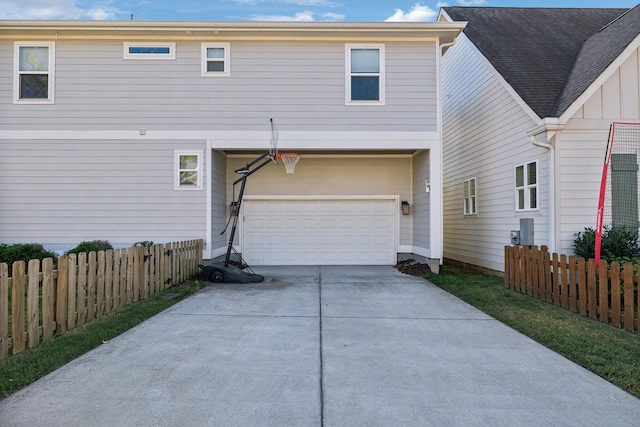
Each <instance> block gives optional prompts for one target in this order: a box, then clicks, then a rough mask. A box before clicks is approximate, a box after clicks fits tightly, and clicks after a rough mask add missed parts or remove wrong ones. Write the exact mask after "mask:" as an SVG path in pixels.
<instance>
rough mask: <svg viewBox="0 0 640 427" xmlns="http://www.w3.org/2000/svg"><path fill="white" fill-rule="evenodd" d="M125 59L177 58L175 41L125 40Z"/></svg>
mask: <svg viewBox="0 0 640 427" xmlns="http://www.w3.org/2000/svg"><path fill="white" fill-rule="evenodd" d="M123 50H124V59H169V60H172V59H176V44H175V43H130V42H124V44H123Z"/></svg>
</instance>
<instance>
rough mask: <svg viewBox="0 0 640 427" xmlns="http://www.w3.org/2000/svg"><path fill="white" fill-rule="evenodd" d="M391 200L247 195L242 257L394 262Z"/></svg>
mask: <svg viewBox="0 0 640 427" xmlns="http://www.w3.org/2000/svg"><path fill="white" fill-rule="evenodd" d="M396 210H397V203H396V201H395V200H391V199H372V200H247V201H245V203H244V209H243V213H244V222H243V229H242V232H243V252H244V253H243V257H244V258H245V260H246V261H247V262H248V263H249V264H252V265H321V264H347V265H348V264H365V265H371V264H384V265H389V264H394V263H395V257H396V232H395V228H396V221H397V218H396Z"/></svg>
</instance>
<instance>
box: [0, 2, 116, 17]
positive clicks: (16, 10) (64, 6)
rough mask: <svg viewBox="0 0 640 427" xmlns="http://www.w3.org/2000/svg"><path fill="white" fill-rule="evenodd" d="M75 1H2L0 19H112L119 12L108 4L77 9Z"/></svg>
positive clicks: (0, 3)
mask: <svg viewBox="0 0 640 427" xmlns="http://www.w3.org/2000/svg"><path fill="white" fill-rule="evenodd" d="M76 4H77V0H56V1H51V0H29V1H24V0H2V1H1V2H0V19H93V20H95V19H114V18H115V17H116V15H117V14H118V13H119V11H118V10H117V9H116V8H113V7H111V6H109V4H110V2H109V1H107V2H104V3H101V4H97V5H96V6H94V7H91V8H89V9H82V8H80V7H78V6H77V5H76Z"/></svg>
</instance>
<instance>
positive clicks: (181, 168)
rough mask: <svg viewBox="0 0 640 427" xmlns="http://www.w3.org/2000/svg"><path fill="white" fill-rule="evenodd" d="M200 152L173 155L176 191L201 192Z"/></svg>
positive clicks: (176, 152) (178, 152) (178, 151)
mask: <svg viewBox="0 0 640 427" xmlns="http://www.w3.org/2000/svg"><path fill="white" fill-rule="evenodd" d="M202 155H203V154H202V150H192V151H188V150H187V151H182V150H176V151H175V153H174V156H175V158H174V162H175V166H174V168H175V170H174V182H173V184H174V188H175V189H176V190H202Z"/></svg>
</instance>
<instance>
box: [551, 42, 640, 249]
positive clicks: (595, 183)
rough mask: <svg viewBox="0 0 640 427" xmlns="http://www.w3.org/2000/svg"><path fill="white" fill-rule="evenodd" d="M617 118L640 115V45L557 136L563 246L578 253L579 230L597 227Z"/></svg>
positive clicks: (634, 118) (633, 119)
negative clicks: (575, 244)
mask: <svg viewBox="0 0 640 427" xmlns="http://www.w3.org/2000/svg"><path fill="white" fill-rule="evenodd" d="M613 121H626V122H638V121H640V49H636V50H635V52H633V53H632V54H631V55H630V56H629V57H628V58H627V59H626V60H625V61H624V62H623V63H622V64H621V65H620V67H618V68H617V69H616V70H613V72H612V73H611V75H610V76H609V77H608V78H607V79H606V80H605V81H604V82H603V84H602V85H601V86H600V87H599V88H597V90H595V91H594V93H593V94H592V95H591V96H590V97H589V98H588V99H587V100H586V101H585V102H584V104H583V105H581V106H580V107H579V108H578V109H577V111H576V112H575V113H574V114H573V116H572V117H571V118H570V119H569V120H568V121H567V124H566V126H565V128H564V129H563V130H562V131H561V132H559V133H558V134H557V136H556V146H557V149H556V151H557V152H558V153H557V159H558V160H557V161H558V168H557V170H558V171H559V172H558V173H559V184H558V197H557V206H558V209H559V224H560V226H559V230H560V232H559V238H560V244H559V249H560V250H561V251H562V252H563V253H573V248H572V244H573V240H574V238H575V236H574V235H575V233H578V232H581V231H584V228H585V227H595V223H596V214H597V207H598V197H599V194H600V179H601V175H602V165H603V162H604V156H605V152H606V148H607V142H608V139H609V127H610V125H611V122H613Z"/></svg>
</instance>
